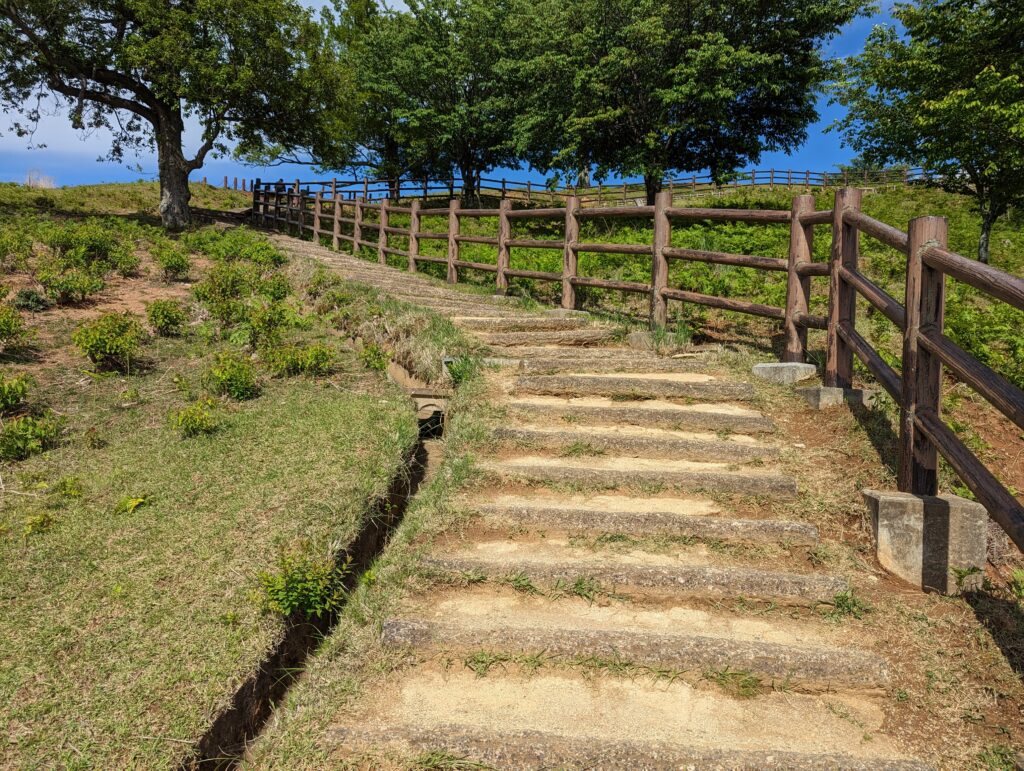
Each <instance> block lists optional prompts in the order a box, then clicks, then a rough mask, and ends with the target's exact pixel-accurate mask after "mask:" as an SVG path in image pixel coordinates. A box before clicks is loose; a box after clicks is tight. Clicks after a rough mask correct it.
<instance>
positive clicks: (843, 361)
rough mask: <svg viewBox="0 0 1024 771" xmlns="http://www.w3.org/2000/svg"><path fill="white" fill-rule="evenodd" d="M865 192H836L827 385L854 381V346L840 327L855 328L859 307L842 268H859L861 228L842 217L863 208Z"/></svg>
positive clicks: (846, 384) (850, 189) (841, 385)
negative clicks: (862, 199)
mask: <svg viewBox="0 0 1024 771" xmlns="http://www.w3.org/2000/svg"><path fill="white" fill-rule="evenodd" d="M861 195H862V191H861V190H859V189H857V188H854V187H844V188H840V189H839V190H837V191H836V198H835V205H834V207H833V209H832V255H831V262H830V272H829V292H828V309H829V311H828V355H827V358H826V361H825V385H826V386H829V387H832V388H849V387H850V385H851V384H852V381H853V349H852V348H850V346H849V345H847V343H846V341H845V340H843V338H842V337H840V336H839V327H840V326H842V327H846V328H848V329H851V330H852V329H853V324H854V318H855V314H856V310H857V306H856V300H857V294H856V290H855V289H854V288H853V287H852V286H851V285H850V284H848V283H847V282H846V281H845V280H843V277H842V275H841V274H840V272H839V269H840V268H841V267H843V268H846V269H848V270H857V257H858V254H859V242H860V231H859V230H857V227H856V225H850V224H848V223H846V222H845V221H844V220H843V213H844V212H846V211H856V210H858V209H860V200H861Z"/></svg>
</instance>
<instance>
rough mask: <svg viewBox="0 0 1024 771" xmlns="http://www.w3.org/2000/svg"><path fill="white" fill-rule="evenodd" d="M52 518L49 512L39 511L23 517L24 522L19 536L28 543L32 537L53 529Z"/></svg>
mask: <svg viewBox="0 0 1024 771" xmlns="http://www.w3.org/2000/svg"><path fill="white" fill-rule="evenodd" d="M53 523H54V518H53V514H52V513H51V512H49V511H41V512H38V513H37V514H30V515H29V516H27V517H25V521H24V523H23V526H22V531H21V534H22V536H23V538H24V539H25V540H26V541H28V539H29V538H31V537H32V536H34V535H39V534H40V533H45V532H46V531H47V530H49V529H50V528H51V527H53Z"/></svg>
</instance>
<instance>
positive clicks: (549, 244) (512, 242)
mask: <svg viewBox="0 0 1024 771" xmlns="http://www.w3.org/2000/svg"><path fill="white" fill-rule="evenodd" d="M505 244H506V246H517V247H522V248H524V249H564V248H565V243H564V242H562V241H545V240H541V239H537V238H510V239H509V240H508V241H506V242H505Z"/></svg>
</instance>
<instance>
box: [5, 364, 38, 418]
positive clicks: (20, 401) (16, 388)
mask: <svg viewBox="0 0 1024 771" xmlns="http://www.w3.org/2000/svg"><path fill="white" fill-rule="evenodd" d="M32 385H33V383H32V378H30V377H28V376H27V375H15V376H14V377H12V378H7V377H5V376H4V375H3V374H0V414H3V415H10V414H11V413H13V412H15V411H16V410H18V409H20V408H21V407H23V406H24V405H25V401H26V400H27V399H28V392H29V390H30V389H31V387H32Z"/></svg>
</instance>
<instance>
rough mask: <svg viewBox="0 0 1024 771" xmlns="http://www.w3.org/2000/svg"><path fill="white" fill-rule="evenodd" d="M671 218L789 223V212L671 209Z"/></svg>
mask: <svg viewBox="0 0 1024 771" xmlns="http://www.w3.org/2000/svg"><path fill="white" fill-rule="evenodd" d="M665 213H666V214H667V215H668V216H669V217H670V218H673V219H681V220H711V221H713V222H789V220H790V213H789V212H788V211H781V210H779V211H776V210H772V209H680V208H677V207H674V206H673V207H670V208H669V209H668V211H667V212H665Z"/></svg>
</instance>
